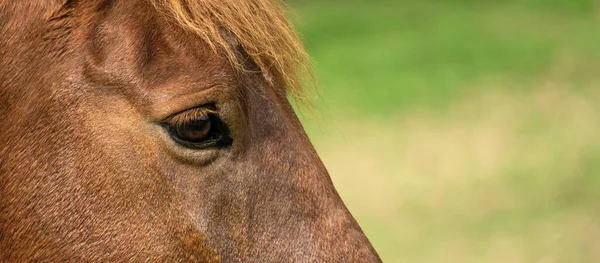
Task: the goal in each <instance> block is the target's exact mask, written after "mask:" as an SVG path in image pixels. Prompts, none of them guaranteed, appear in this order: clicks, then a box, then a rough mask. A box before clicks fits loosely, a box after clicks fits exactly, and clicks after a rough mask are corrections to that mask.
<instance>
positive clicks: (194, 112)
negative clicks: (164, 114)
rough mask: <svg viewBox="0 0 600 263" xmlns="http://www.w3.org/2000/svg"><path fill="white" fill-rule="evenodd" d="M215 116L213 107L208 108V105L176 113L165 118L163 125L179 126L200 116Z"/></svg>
mask: <svg viewBox="0 0 600 263" xmlns="http://www.w3.org/2000/svg"><path fill="white" fill-rule="evenodd" d="M216 114H217V111H216V110H215V109H214V107H213V106H210V105H207V106H201V107H197V108H193V109H189V110H186V111H183V112H180V113H177V114H175V115H173V116H170V117H169V118H167V120H166V121H165V123H166V124H168V125H181V124H186V123H189V122H191V121H194V120H195V119H196V118H198V117H200V116H210V115H216Z"/></svg>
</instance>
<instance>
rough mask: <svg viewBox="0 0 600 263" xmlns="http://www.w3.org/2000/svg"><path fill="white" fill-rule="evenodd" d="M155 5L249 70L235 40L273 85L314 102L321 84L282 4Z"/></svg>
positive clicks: (258, 0)
mask: <svg viewBox="0 0 600 263" xmlns="http://www.w3.org/2000/svg"><path fill="white" fill-rule="evenodd" d="M150 1H151V2H152V4H153V5H154V7H155V8H156V9H157V10H158V11H159V12H161V13H164V14H166V15H168V16H170V17H171V18H172V19H174V20H175V21H176V22H177V23H178V24H179V26H181V27H182V28H184V29H186V30H189V31H192V32H194V33H195V34H197V35H198V36H200V37H201V38H202V39H203V40H204V41H206V42H207V43H208V45H209V46H210V48H211V49H212V50H213V51H215V52H218V51H221V52H224V53H225V55H226V56H227V58H228V60H229V61H230V63H231V64H232V65H233V66H234V68H236V69H238V70H243V69H244V67H243V64H244V62H243V58H241V57H240V56H239V55H238V52H236V47H235V46H232V45H231V36H233V37H234V38H235V39H236V40H237V42H238V43H239V46H241V48H242V49H243V50H244V51H245V52H246V53H247V55H248V56H249V57H250V58H251V59H252V60H253V62H254V63H256V65H257V66H258V68H259V69H260V71H261V72H262V73H263V76H264V77H265V79H266V80H267V82H269V84H271V85H272V86H274V87H275V86H280V85H278V84H283V87H284V88H285V91H286V92H287V93H289V94H291V95H292V97H293V98H295V99H297V100H299V101H301V102H307V101H308V96H307V92H306V91H307V87H316V81H315V80H314V75H313V73H312V70H311V66H310V60H309V58H308V54H307V53H306V51H305V49H304V46H303V45H302V42H301V41H300V38H299V36H298V34H297V33H296V31H295V30H294V29H293V27H292V26H291V25H290V23H289V22H288V20H287V19H286V17H285V10H284V5H283V2H282V1H280V0H245V1H240V0H150ZM223 31H226V32H227V34H224V33H223ZM228 35H229V36H228Z"/></svg>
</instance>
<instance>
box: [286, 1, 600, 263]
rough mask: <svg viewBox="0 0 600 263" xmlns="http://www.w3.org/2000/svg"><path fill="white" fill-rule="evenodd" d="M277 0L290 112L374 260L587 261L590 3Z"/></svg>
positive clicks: (591, 231)
mask: <svg viewBox="0 0 600 263" xmlns="http://www.w3.org/2000/svg"><path fill="white" fill-rule="evenodd" d="M291 6H292V7H293V9H294V10H295V12H296V13H297V14H298V18H297V19H296V20H295V23H296V24H297V27H298V28H299V30H300V32H301V34H302V36H303V38H304V40H305V43H306V46H307V49H308V50H309V53H310V54H311V56H312V57H313V59H314V62H315V65H316V67H315V71H316V76H317V78H318V81H319V83H320V91H319V93H320V97H319V98H317V100H316V101H315V107H316V110H317V114H318V115H319V116H318V118H316V119H318V121H315V119H314V118H312V117H310V116H311V115H306V114H305V117H304V123H305V126H306V127H307V130H308V133H309V136H310V137H311V138H312V139H313V142H314V144H315V147H316V148H317V151H318V152H319V154H320V156H321V158H322V159H323V161H324V163H325V165H326V166H327V167H328V170H329V171H330V173H331V176H332V179H333V181H334V183H335V185H336V187H337V188H338V191H339V192H340V195H341V196H342V198H343V199H344V200H345V202H346V203H347V205H348V207H349V208H350V210H351V211H352V213H353V214H354V215H355V217H356V218H357V220H358V221H359V223H361V226H362V227H363V229H364V230H365V232H366V233H367V235H368V236H369V238H370V239H371V241H372V243H373V244H374V246H375V247H376V249H377V250H378V251H379V253H380V255H381V257H382V259H383V260H384V262H600V219H598V218H600V206H598V204H600V191H598V189H600V133H599V132H598V131H600V103H598V101H600V92H598V91H597V87H598V86H599V85H600V77H598V76H599V75H598V72H600V48H598V47H597V46H598V43H600V27H599V26H598V25H600V6H599V4H598V2H597V1H593V0H506V1H484V0H480V1H476V0H405V1H401V0H398V1H391V0H390V1H367V0H364V1H358V0H350V1H300V0H297V1H293V2H292V3H291Z"/></svg>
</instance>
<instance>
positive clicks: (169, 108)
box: [0, 0, 380, 262]
mask: <svg viewBox="0 0 600 263" xmlns="http://www.w3.org/2000/svg"><path fill="white" fill-rule="evenodd" d="M282 10H283V9H282V8H281V6H280V3H278V2H277V1H275V0H246V1H239V0H130V1H118V0H62V1H61V0H23V1H16V0H15V1H13V0H4V1H0V262H380V259H379V257H378V255H377V253H376V252H375V250H374V249H373V248H372V246H371V244H370V243H369V241H368V240H367V238H366V237H365V235H364V234H363V232H362V231H361V229H360V227H359V226H358V224H357V223H356V221H355V220H354V219H353V218H352V216H351V215H350V213H349V212H348V210H347V209H346V207H345V206H344V204H343V202H342V200H341V199H340V197H339V196H338V194H337V192H336V190H335V189H334V187H333V185H332V183H331V180H330V178H329V176H328V174H327V171H326V170H325V167H324V166H323V164H322V163H321V161H320V160H319V158H318V156H317V154H316V153H315V151H314V149H313V147H312V145H311V143H310V142H309V140H308V138H307V136H306V134H305V133H304V131H303V129H302V127H301V124H300V122H299V121H298V119H297V117H296V115H295V113H294V111H293V109H292V107H291V106H290V103H289V102H288V96H296V97H298V96H302V92H303V90H302V88H301V83H303V82H304V81H303V80H305V79H306V78H305V77H303V76H307V72H308V71H307V67H306V66H305V65H307V63H305V62H306V55H305V52H304V51H303V49H302V46H301V45H300V44H299V41H298V39H297V36H296V34H295V32H294V31H293V30H292V29H291V27H290V26H289V24H288V22H287V21H286V20H285V18H284V16H283V11H282Z"/></svg>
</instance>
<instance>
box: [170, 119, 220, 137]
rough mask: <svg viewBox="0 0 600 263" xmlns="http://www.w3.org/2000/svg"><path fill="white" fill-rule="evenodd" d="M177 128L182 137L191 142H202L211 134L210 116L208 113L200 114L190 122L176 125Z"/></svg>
mask: <svg viewBox="0 0 600 263" xmlns="http://www.w3.org/2000/svg"><path fill="white" fill-rule="evenodd" d="M175 129H176V132H177V135H179V138H180V139H182V140H185V141H189V142H201V141H202V140H204V139H206V137H207V136H208V135H209V134H210V130H211V121H210V117H209V116H208V115H202V116H198V117H196V118H195V119H194V120H192V121H190V122H188V123H182V124H178V125H176V127H175Z"/></svg>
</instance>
